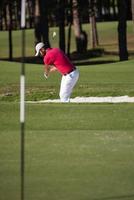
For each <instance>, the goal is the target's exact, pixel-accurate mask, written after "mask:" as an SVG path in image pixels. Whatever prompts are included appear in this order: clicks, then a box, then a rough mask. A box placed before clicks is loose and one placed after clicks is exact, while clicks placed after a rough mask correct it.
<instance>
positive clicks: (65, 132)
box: [0, 103, 134, 200]
mask: <svg viewBox="0 0 134 200" xmlns="http://www.w3.org/2000/svg"><path fill="white" fill-rule="evenodd" d="M26 114H27V120H26V121H27V122H26V137H25V142H26V143H25V150H26V151H25V153H26V154H25V155H26V158H25V161H26V163H25V172H26V174H25V178H26V179H25V197H26V199H29V200H35V199H38V200H43V199H47V200H53V199H55V200H59V199H62V200H75V199H76V200H82V199H83V200H84V199H88V200H100V199H101V200H106V199H107V200H109V199H115V200H119V199H125V200H130V199H133V197H134V194H133V185H134V172H133V165H134V146H133V143H134V124H133V115H134V106H133V104H103V105H102V104H92V105H90V104H80V105H79V104H45V105H30V104H27V106H26ZM0 116H2V118H1V126H0V141H1V145H0V152H1V153H0V177H1V184H0V197H1V199H2V200H3V199H4V200H9V199H10V200H17V199H19V195H20V175H19V172H20V171H19V170H20V157H19V156H20V133H19V121H18V116H19V105H18V104H17V103H12V104H11V103H1V109H0Z"/></svg>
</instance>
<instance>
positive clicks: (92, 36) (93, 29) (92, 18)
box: [89, 0, 99, 48]
mask: <svg viewBox="0 0 134 200" xmlns="http://www.w3.org/2000/svg"><path fill="white" fill-rule="evenodd" d="M94 10H95V9H94V1H93V0H89V21H90V25H91V31H90V43H91V48H96V47H97V46H98V45H99V41H98V32H97V26H96V19H95V11H94Z"/></svg>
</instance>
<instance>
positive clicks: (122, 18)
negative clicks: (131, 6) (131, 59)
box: [118, 0, 128, 61]
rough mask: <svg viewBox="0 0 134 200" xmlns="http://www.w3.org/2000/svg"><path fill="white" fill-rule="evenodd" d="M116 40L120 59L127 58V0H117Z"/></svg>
mask: <svg viewBox="0 0 134 200" xmlns="http://www.w3.org/2000/svg"><path fill="white" fill-rule="evenodd" d="M118 10H119V11H118V15H119V16H118V20H119V22H118V41H119V57H120V61H123V60H128V51H127V33H126V32H127V21H126V20H127V19H126V18H127V16H126V13H127V0H118Z"/></svg>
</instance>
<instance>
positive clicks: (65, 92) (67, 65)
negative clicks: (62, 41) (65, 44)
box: [35, 42, 79, 102]
mask: <svg viewBox="0 0 134 200" xmlns="http://www.w3.org/2000/svg"><path fill="white" fill-rule="evenodd" d="M35 50H36V54H35V56H41V57H43V61H44V65H45V67H44V76H45V78H48V76H49V75H50V73H51V72H54V71H58V72H59V73H60V74H61V75H62V79H61V85H60V93H59V96H60V100H61V102H69V101H70V96H71V93H72V90H73V88H74V86H75V84H76V82H77V80H78V78H79V72H78V69H76V67H75V66H74V65H73V64H72V63H71V61H70V60H69V59H68V57H67V56H66V55H65V54H64V52H63V51H62V50H60V49H59V48H48V47H47V46H46V45H45V44H44V43H42V42H40V43H38V44H37V45H36V47H35Z"/></svg>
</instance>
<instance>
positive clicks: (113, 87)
mask: <svg viewBox="0 0 134 200" xmlns="http://www.w3.org/2000/svg"><path fill="white" fill-rule="evenodd" d="M133 63H134V62H133V60H131V61H127V62H118V63H114V64H102V65H88V66H80V67H79V71H80V78H79V81H78V83H77V85H76V87H75V89H74V91H73V94H72V97H76V96H122V95H128V96H134V87H133V85H134V78H133V73H134V67H133ZM0 66H1V67H0V85H1V87H0V100H1V101H19V87H20V81H19V76H20V68H21V65H20V64H19V63H15V62H12V63H10V62H3V61H0ZM60 79H61V76H60V75H59V74H58V73H56V74H52V75H51V76H50V77H49V79H48V80H46V79H45V78H44V76H43V65H32V64H27V65H26V100H35V101H36V100H42V99H54V98H59V95H58V94H59V88H60Z"/></svg>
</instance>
